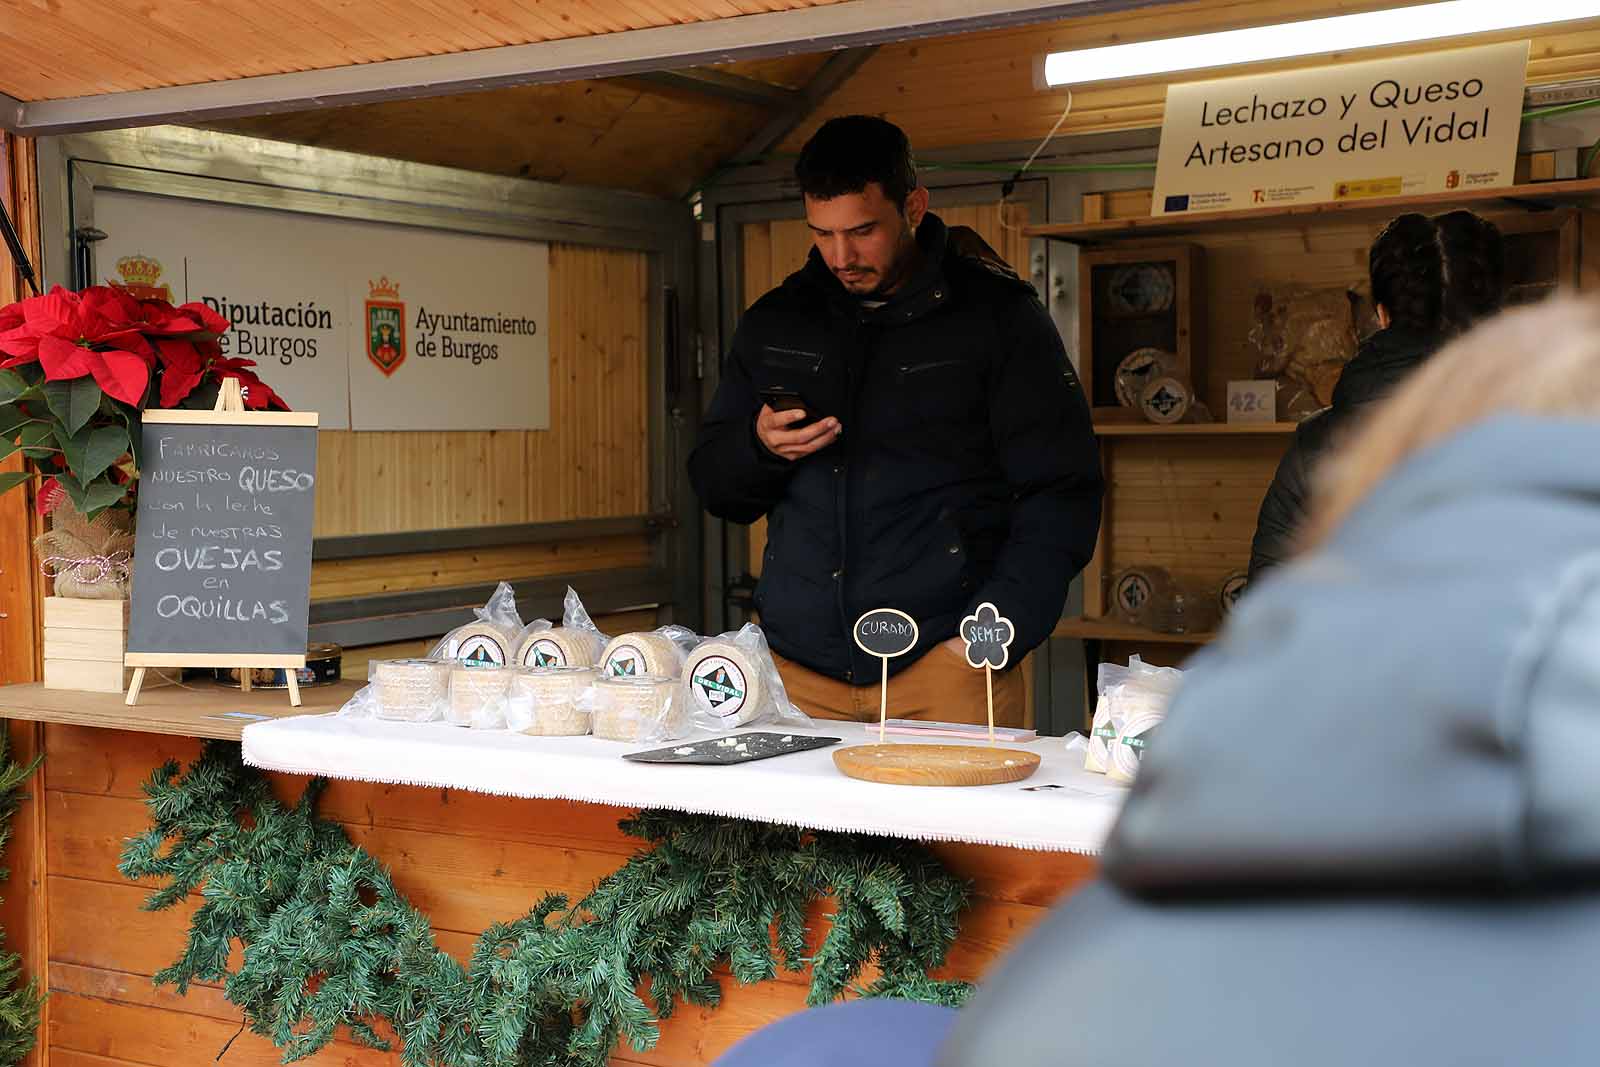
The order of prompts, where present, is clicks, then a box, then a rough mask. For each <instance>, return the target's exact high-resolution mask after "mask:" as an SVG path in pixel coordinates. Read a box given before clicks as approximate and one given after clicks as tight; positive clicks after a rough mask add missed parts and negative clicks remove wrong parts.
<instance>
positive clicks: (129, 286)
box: [111, 253, 172, 304]
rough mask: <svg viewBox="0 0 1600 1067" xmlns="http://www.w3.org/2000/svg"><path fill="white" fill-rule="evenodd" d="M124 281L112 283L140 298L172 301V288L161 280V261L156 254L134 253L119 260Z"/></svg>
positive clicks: (119, 268) (119, 270)
mask: <svg viewBox="0 0 1600 1067" xmlns="http://www.w3.org/2000/svg"><path fill="white" fill-rule="evenodd" d="M117 273H118V274H120V275H122V281H120V282H112V283H111V284H112V285H114V286H116V287H117V288H118V289H121V290H122V291H123V292H125V293H128V294H129V295H131V296H136V297H138V298H139V299H140V300H165V301H166V302H167V303H169V304H170V303H172V288H171V287H170V286H168V285H167V283H166V282H164V281H162V280H161V261H160V260H159V259H156V258H155V257H154V256H145V255H139V254H137V253H136V254H134V255H131V256H123V257H122V258H121V259H119V260H117Z"/></svg>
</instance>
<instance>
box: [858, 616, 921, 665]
mask: <svg viewBox="0 0 1600 1067" xmlns="http://www.w3.org/2000/svg"><path fill="white" fill-rule="evenodd" d="M856 647H858V648H860V649H861V651H863V652H865V653H867V654H868V655H872V656H881V657H882V658H884V659H892V658H893V657H895V656H903V655H905V654H906V653H907V652H910V651H911V650H912V649H913V648H915V647H917V621H916V620H915V619H913V618H912V617H911V616H910V615H907V614H906V613H905V612H903V611H896V610H895V609H894V608H878V609H876V610H874V611H869V612H867V613H866V614H865V615H863V616H861V618H859V619H857V620H856Z"/></svg>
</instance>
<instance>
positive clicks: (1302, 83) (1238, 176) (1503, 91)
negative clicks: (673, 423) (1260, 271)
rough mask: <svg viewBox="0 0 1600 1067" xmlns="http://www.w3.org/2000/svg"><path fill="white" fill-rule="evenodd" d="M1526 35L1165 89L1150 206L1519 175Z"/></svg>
mask: <svg viewBox="0 0 1600 1067" xmlns="http://www.w3.org/2000/svg"><path fill="white" fill-rule="evenodd" d="M1527 71H1528V42H1527V41H1514V42H1508V43H1505V44H1492V45H1484V46H1482V47H1478V48H1462V49H1455V50H1452V51H1447V52H1430V53H1426V54H1421V55H1412V56H1396V57H1392V58H1388V59H1376V60H1371V61H1369V62H1364V63H1347V64H1341V65H1338V66H1330V67H1317V68H1313V69H1309V70H1293V71H1284V72H1282V73H1279V74H1253V75H1249V76H1247V77H1240V78H1224V79H1220V80H1217V81H1207V82H1195V83H1190V84H1183V85H1173V86H1170V87H1169V88H1168V89H1167V107H1166V116H1165V118H1164V119H1163V121H1162V126H1161V149H1160V154H1159V157H1158V161H1157V165H1156V186H1155V194H1154V196H1153V197H1152V199H1151V205H1150V212H1151V214H1153V215H1167V214H1174V213H1179V212H1201V211H1222V210H1237V209H1248V208H1252V207H1283V206H1285V205H1289V204H1311V203H1320V202H1327V201H1337V200H1359V199H1364V198H1369V197H1389V196H1409V195H1413V194H1423V193H1447V192H1451V191H1453V190H1457V189H1462V190H1465V189H1482V188H1495V187H1500V186H1508V185H1511V184H1513V182H1514V173H1515V169H1516V161H1517V136H1518V133H1519V131H1520V129H1521V126H1522V96H1523V88H1524V82H1525V81H1526V78H1527Z"/></svg>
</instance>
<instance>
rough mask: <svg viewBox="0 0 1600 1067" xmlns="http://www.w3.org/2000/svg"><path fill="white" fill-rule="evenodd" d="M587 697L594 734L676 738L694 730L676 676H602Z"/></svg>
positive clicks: (623, 738) (613, 737) (650, 739)
mask: <svg viewBox="0 0 1600 1067" xmlns="http://www.w3.org/2000/svg"><path fill="white" fill-rule="evenodd" d="M583 699H584V703H585V705H586V706H587V708H588V710H589V712H590V716H591V720H590V722H591V728H592V729H593V731H594V735H595V736H596V737H603V738H605V739H606V740H608V741H631V742H653V741H675V740H677V739H678V738H680V737H683V736H684V735H685V734H687V733H688V732H689V729H690V727H689V716H688V714H687V713H686V712H685V709H684V704H683V699H682V696H681V693H680V691H679V689H678V682H677V679H675V678H662V677H658V676H652V675H634V676H630V677H626V678H617V677H605V676H602V677H600V678H599V679H598V680H597V681H596V682H595V683H594V685H593V686H592V687H591V688H590V689H589V691H588V692H587V693H586V694H585V695H584V698H583Z"/></svg>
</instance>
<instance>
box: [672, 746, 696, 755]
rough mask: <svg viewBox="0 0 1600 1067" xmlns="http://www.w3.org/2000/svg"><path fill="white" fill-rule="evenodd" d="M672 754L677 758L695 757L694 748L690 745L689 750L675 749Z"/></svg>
mask: <svg viewBox="0 0 1600 1067" xmlns="http://www.w3.org/2000/svg"><path fill="white" fill-rule="evenodd" d="M672 754H673V755H675V756H692V755H694V746H693V745H690V746H689V747H688V748H675V749H673V750H672Z"/></svg>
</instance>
